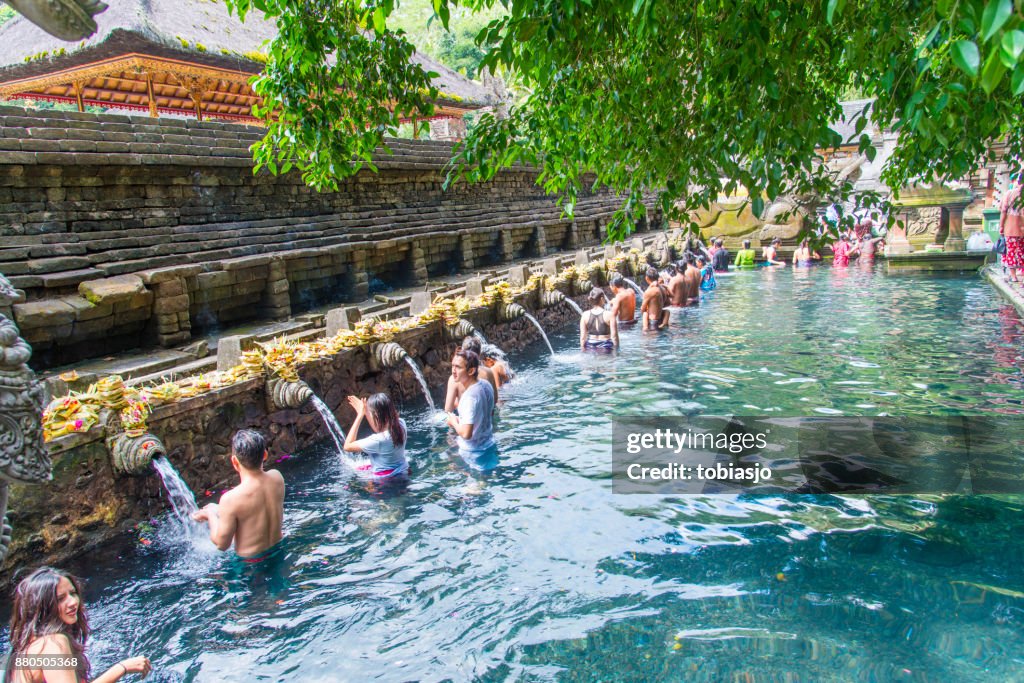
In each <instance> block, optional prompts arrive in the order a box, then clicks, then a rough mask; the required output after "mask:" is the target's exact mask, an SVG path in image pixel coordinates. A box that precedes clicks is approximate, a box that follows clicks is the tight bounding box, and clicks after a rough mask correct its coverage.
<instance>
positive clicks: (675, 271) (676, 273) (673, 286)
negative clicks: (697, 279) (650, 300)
mask: <svg viewBox="0 0 1024 683" xmlns="http://www.w3.org/2000/svg"><path fill="white" fill-rule="evenodd" d="M668 270H669V272H670V273H672V277H671V278H669V281H668V292H669V296H670V297H671V299H672V305H673V306H685V305H686V298H687V296H688V292H689V289H688V287H689V285H687V282H686V275H685V272H686V264H685V262H683V261H680V262H679V265H678V266H675V265H669V267H668Z"/></svg>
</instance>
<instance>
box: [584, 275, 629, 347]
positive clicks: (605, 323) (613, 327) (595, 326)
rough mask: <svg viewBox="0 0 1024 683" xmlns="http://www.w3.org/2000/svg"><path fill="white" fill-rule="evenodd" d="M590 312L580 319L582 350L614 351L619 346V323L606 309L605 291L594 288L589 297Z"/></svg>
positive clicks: (585, 312)
mask: <svg viewBox="0 0 1024 683" xmlns="http://www.w3.org/2000/svg"><path fill="white" fill-rule="evenodd" d="M587 301H588V302H589V303H590V310H588V311H584V312H583V315H582V316H581V317H580V348H581V349H583V350H584V351H605V352H609V351H613V350H614V349H615V347H617V346H618V345H619V326H618V321H617V320H615V316H614V315H612V312H611V311H606V310H605V309H604V304H605V296H604V290H602V289H601V288H600V287H594V288H593V289H592V290H590V294H589V295H588V296H587Z"/></svg>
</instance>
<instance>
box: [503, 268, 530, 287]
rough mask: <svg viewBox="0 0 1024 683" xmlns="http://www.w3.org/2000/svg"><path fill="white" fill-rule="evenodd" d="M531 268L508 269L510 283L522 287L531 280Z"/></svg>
mask: <svg viewBox="0 0 1024 683" xmlns="http://www.w3.org/2000/svg"><path fill="white" fill-rule="evenodd" d="M530 275H531V273H530V267H529V266H512V267H511V268H509V269H508V281H509V282H510V283H512V285H514V286H516V287H522V286H523V285H525V284H526V283H527V281H528V280H529V279H530Z"/></svg>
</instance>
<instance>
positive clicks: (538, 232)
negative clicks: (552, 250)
mask: <svg viewBox="0 0 1024 683" xmlns="http://www.w3.org/2000/svg"><path fill="white" fill-rule="evenodd" d="M533 244H534V247H536V249H537V254H536V255H537V256H546V255H547V253H548V234H547V230H546V229H545V228H544V226H543V225H538V226H537V227H536V228H534V231H533ZM505 260H506V261H507V260H509V259H505Z"/></svg>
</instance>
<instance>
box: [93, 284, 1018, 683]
mask: <svg viewBox="0 0 1024 683" xmlns="http://www.w3.org/2000/svg"><path fill="white" fill-rule="evenodd" d="M573 333H574V328H572V327H569V328H566V329H565V330H561V331H556V332H555V333H554V334H553V335H552V337H553V338H552V343H553V344H554V346H555V350H556V352H557V353H556V356H555V357H554V358H551V357H550V356H549V355H548V354H547V352H546V350H543V351H542V349H543V344H542V343H538V344H535V345H534V346H533V347H532V348H531V349H529V352H528V353H524V354H513V356H512V362H513V364H514V366H515V367H516V369H517V370H518V372H519V378H518V379H517V380H516V382H514V383H513V384H512V385H510V386H509V387H508V388H507V390H506V391H505V392H504V395H503V399H502V403H503V404H502V406H501V409H500V411H501V412H500V419H499V421H498V423H497V427H496V428H497V431H498V440H499V444H500V449H501V457H500V462H499V465H498V467H497V468H496V469H495V470H494V471H492V472H489V473H486V474H480V473H477V472H474V471H471V470H469V469H468V468H467V467H466V466H465V465H464V463H462V462H461V461H460V460H459V459H458V457H457V456H454V455H451V453H450V448H449V447H448V444H447V441H446V437H445V435H444V434H443V433H442V432H440V431H439V430H437V429H436V428H432V427H430V426H429V425H428V422H429V421H428V419H427V416H426V414H425V410H424V407H423V405H422V403H420V404H414V405H409V406H405V409H404V414H405V416H406V418H407V420H408V421H409V424H410V427H411V428H412V430H411V431H412V435H411V442H410V449H411V454H412V460H413V463H414V466H413V479H412V483H411V484H410V485H409V487H408V489H407V490H406V491H404V492H401V493H398V494H396V495H390V496H383V497H382V496H379V495H376V494H375V493H374V492H373V491H372V490H370V489H369V488H368V487H367V485H366V484H364V483H361V482H359V481H358V480H355V479H353V478H352V477H351V476H349V475H348V474H347V473H346V472H345V471H344V470H343V469H342V468H341V467H339V465H338V462H337V459H336V456H334V455H333V454H332V453H331V452H330V450H329V449H328V448H327V447H326V446H324V447H321V448H317V449H312V450H311V451H310V452H307V453H303V454H301V455H300V456H299V457H294V458H291V459H288V460H286V461H283V462H281V463H280V464H279V467H280V468H281V469H282V471H283V472H284V474H285V478H286V480H287V482H288V487H289V488H288V496H287V500H286V513H285V514H286V520H285V523H286V532H287V534H288V537H287V539H286V542H285V547H284V553H283V556H282V557H280V558H278V559H277V560H276V561H274V562H271V563H268V564H266V565H264V566H251V565H250V566H237V565H235V564H234V563H233V562H232V561H230V560H227V559H224V558H223V557H222V556H218V555H216V554H214V553H210V552H208V551H203V550H192V549H189V548H184V547H181V546H174V545H168V544H163V543H160V542H159V541H158V542H157V543H154V544H153V545H152V546H149V547H143V546H140V545H138V544H136V543H134V542H132V541H130V540H126V541H125V543H124V544H123V545H121V546H118V547H114V548H111V549H110V550H109V551H107V552H105V553H95V554H93V555H92V556H91V557H89V558H87V559H86V560H85V561H83V562H82V563H81V564H80V565H79V566H77V567H75V570H76V571H77V572H78V573H79V574H81V575H83V576H84V577H85V578H86V579H87V581H88V586H87V589H86V599H87V601H88V603H89V604H90V606H91V619H92V623H93V624H94V626H95V628H96V631H95V634H94V639H93V642H92V646H91V648H90V652H91V655H92V660H93V662H94V668H96V669H98V670H100V671H102V670H103V669H102V668H101V667H105V666H108V665H109V664H111V663H112V662H114V661H116V660H117V659H119V658H120V657H122V656H127V655H130V654H147V655H149V656H150V658H151V659H152V660H153V662H154V665H155V673H154V675H153V676H152V677H151V680H156V681H278V680H288V681H364V680H385V681H405V680H424V681H439V680H452V681H465V680H480V681H499V680H524V681H549V680H554V681H655V680H666V681H674V680H687V681H690V680H694V681H827V680H875V681H890V680H906V681H968V680H970V681H1007V680H1020V679H1022V678H1024V674H1022V673H1021V671H1024V641H1022V639H1021V636H1020V633H1021V627H1022V622H1024V542H1022V541H1021V540H1020V539H1022V538H1024V515H1022V512H1024V497H1009V496H1004V497H999V498H996V497H985V496H965V495H947V496H916V497H915V496H888V497H886V496H874V497H863V496H861V497H853V496H848V497H836V496H828V495H818V496H797V495H787V496H781V495H779V496H768V495H760V496H751V495H744V496H688V497H676V498H672V497H658V496H651V495H630V496H625V495H613V494H612V493H611V480H610V471H611V463H610V461H611V455H610V450H609V449H610V446H609V444H610V442H611V428H610V424H609V416H610V415H611V414H612V413H616V412H619V413H631V412H637V411H644V412H649V413H652V414H665V415H673V414H680V413H681V412H687V413H689V412H694V411H699V412H704V413H709V414H742V415H760V414H779V415H818V414H835V413H842V414H851V415H878V414H883V413H885V414H890V415H906V414H919V413H929V414H931V413H952V414H955V413H990V412H999V413H1004V414H1024V374H1022V368H1024V363H1022V354H1024V352H1022V344H1021V341H1022V338H1024V325H1022V322H1021V320H1020V319H1019V317H1018V316H1017V315H1016V313H1015V312H1014V311H1013V309H1012V308H1010V307H1008V306H1006V305H1004V304H1003V303H1002V301H1001V300H1000V299H999V298H998V297H997V296H996V295H995V294H994V293H993V292H992V291H991V290H990V288H989V287H988V285H986V284H985V283H983V282H982V281H980V280H978V279H974V278H954V279H920V278H914V279H911V278H900V279H897V278H888V277H886V276H885V275H884V274H881V273H878V272H872V271H865V270H856V269H851V270H849V271H840V272H837V271H832V270H830V269H826V268H822V269H818V270H811V271H801V272H795V273H794V272H793V271H791V270H790V269H788V268H787V269H785V270H783V271H778V272H771V271H756V272H747V273H740V274H736V275H732V276H729V277H725V278H722V279H721V280H720V281H719V288H718V290H717V291H715V292H713V293H712V294H711V295H710V296H709V297H708V298H707V299H706V301H705V305H703V306H702V307H701V308H700V309H699V310H687V311H680V312H676V313H674V314H673V325H672V329H671V330H670V331H669V332H667V333H664V334H661V335H658V336H653V337H652V336H644V335H642V334H641V333H639V332H638V331H630V332H627V333H625V334H624V335H623V349H622V351H621V353H620V354H619V355H618V356H616V357H595V356H586V357H585V356H582V355H580V354H579V353H578V352H577V351H576V350H575V349H576V339H575V337H574V336H573ZM435 395H436V396H438V397H440V396H441V388H437V389H436V391H435ZM344 426H347V425H344ZM200 503H202V500H200Z"/></svg>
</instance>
